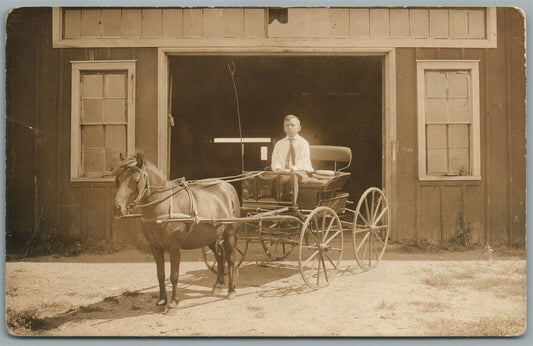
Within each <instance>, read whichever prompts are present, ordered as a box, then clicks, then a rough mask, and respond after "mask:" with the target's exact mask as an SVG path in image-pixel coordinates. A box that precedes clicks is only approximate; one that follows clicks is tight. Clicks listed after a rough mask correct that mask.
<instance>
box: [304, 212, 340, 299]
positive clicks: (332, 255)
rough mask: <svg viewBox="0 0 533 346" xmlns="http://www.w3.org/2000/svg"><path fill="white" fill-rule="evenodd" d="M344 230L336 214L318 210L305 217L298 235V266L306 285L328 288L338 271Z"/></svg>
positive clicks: (313, 287) (314, 287)
mask: <svg viewBox="0 0 533 346" xmlns="http://www.w3.org/2000/svg"><path fill="white" fill-rule="evenodd" d="M342 247H343V229H342V225H341V221H340V219H339V217H338V216H337V214H336V213H335V211H333V209H331V208H328V207H324V206H322V207H318V208H316V209H315V210H313V211H312V212H311V214H309V216H307V218H306V219H305V223H304V225H303V226H302V231H301V233H300V253H299V257H298V267H299V268H300V274H302V278H303V279H304V281H305V283H306V284H307V286H309V287H311V288H312V289H318V288H320V287H324V286H327V285H328V284H329V282H330V281H331V280H332V279H333V277H334V276H335V274H336V273H337V271H338V269H339V265H340V262H341V258H342Z"/></svg>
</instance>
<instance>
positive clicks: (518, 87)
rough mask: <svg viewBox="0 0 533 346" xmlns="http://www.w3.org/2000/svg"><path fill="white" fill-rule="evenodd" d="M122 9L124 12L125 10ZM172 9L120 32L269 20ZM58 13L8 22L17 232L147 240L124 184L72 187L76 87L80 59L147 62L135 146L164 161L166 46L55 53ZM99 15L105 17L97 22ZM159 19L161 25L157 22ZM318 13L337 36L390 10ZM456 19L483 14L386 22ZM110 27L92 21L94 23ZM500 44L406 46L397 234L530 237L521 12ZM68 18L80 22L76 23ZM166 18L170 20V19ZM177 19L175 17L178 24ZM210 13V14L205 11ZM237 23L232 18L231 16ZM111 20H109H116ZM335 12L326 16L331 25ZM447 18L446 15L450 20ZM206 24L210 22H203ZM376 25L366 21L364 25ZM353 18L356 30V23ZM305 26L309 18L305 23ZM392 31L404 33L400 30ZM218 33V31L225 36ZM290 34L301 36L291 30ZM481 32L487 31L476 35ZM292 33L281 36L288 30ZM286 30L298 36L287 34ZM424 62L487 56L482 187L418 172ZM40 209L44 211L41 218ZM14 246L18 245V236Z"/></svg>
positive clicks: (422, 32)
mask: <svg viewBox="0 0 533 346" xmlns="http://www.w3.org/2000/svg"><path fill="white" fill-rule="evenodd" d="M104 11H105V12H102V10H93V12H87V13H85V10H83V11H82V10H69V11H66V12H65V20H66V22H65V32H64V34H65V36H66V37H67V36H68V37H72V38H75V37H80V36H82V35H116V34H117V33H118V31H119V25H118V23H116V22H115V23H113V24H112V23H111V22H109V23H108V19H109V18H111V19H113V18H115V19H118V12H112V11H113V10H111V9H109V10H107V9H106V10H104ZM115 11H116V10H115ZM172 11H173V12H167V11H162V12H161V11H159V10H157V11H151V12H142V11H140V10H136V9H125V10H121V13H120V14H121V16H120V17H121V21H120V32H121V35H124V34H125V33H128V35H133V36H138V37H141V36H143V35H157V34H160V35H163V36H186V37H192V36H197V35H199V36H201V35H203V34H204V32H205V31H208V32H213V33H216V35H222V36H226V35H237V36H239V35H240V36H239V37H261V36H264V35H266V31H265V30H266V26H265V25H263V24H262V25H258V24H257V22H258V20H259V19H261V20H264V19H265V14H264V13H265V12H264V11H263V10H260V9H245V10H239V11H237V10H234V11H223V12H222V16H220V12H216V11H214V12H213V13H212V16H213V18H214V19H216V22H217V23H221V25H220V27H219V28H215V27H211V26H210V24H206V23H204V22H203V21H200V22H199V21H198V20H197V19H198V16H201V15H203V14H204V13H203V12H202V10H198V9H185V10H181V9H173V10H172ZM51 12H52V11H51V9H46V8H39V9H31V8H20V9H16V10H14V11H13V12H12V13H11V14H10V16H9V17H8V21H7V31H8V39H7V49H8V55H7V61H6V63H7V85H6V92H7V115H8V117H7V123H6V137H7V171H6V178H7V181H6V183H7V186H6V187H7V220H6V227H7V236H8V238H9V237H10V235H11V236H12V235H16V234H19V235H20V234H22V235H31V233H32V232H33V231H34V230H35V228H36V224H37V223H39V227H40V229H41V230H45V229H48V230H52V229H57V230H59V231H60V232H63V233H64V234H69V235H74V236H90V237H95V238H106V239H108V240H114V241H118V242H129V243H134V242H138V241H140V239H142V236H141V232H140V220H138V219H137V220H135V219H132V220H120V221H117V220H115V219H113V218H112V216H111V206H112V199H113V195H114V187H113V186H112V184H105V183H92V184H90V183H85V184H83V183H76V184H73V183H71V182H70V176H69V174H70V102H71V100H70V97H71V91H70V85H71V76H70V74H71V64H70V62H71V61H74V60H90V59H110V60H118V59H135V60H137V77H136V78H137V80H136V81H135V86H136V95H137V97H136V109H137V112H136V113H137V115H136V133H135V136H136V144H137V148H138V149H141V150H143V151H144V152H145V153H146V155H147V157H148V159H150V160H152V161H154V162H156V161H157V95H156V93H157V49H156V48H127V47H125V48H97V49H89V48H78V49H72V48H68V49H67V48H65V49H52V48H51V47H52V43H51V39H52V38H51V34H52V23H51V20H52V13H51ZM99 16H100V17H99ZM159 16H161V18H162V20H159V22H157V18H159ZM309 16H310V17H309V18H311V17H312V18H315V17H313V16H316V20H318V22H317V25H318V26H320V25H324V22H326V21H327V22H328V23H332V22H333V23H335V27H334V28H333V27H331V28H330V27H328V28H327V30H326V32H327V33H328V35H334V36H339V37H344V36H346V35H348V36H365V35H366V36H370V35H382V34H386V33H385V31H383V32H382V31H380V30H382V29H383V28H375V27H374V29H372V30H370V29H371V28H372V25H371V24H369V23H370V20H371V18H374V20H377V19H376V18H381V16H383V13H382V12H379V11H377V12H376V11H372V12H371V11H370V10H368V9H350V10H349V11H348V12H340V11H330V12H329V13H328V14H327V15H326V14H325V13H324V12H323V11H322V12H321V11H318V12H316V13H312V14H309ZM431 16H433V17H435V16H436V17H437V18H438V17H439V16H448V17H447V18H448V20H449V21H450V22H451V23H456V24H454V27H455V26H456V28H454V29H453V30H450V35H455V36H464V35H468V36H469V37H478V36H479V35H480V32H479V30H478V29H475V28H476V25H474V26H472V25H471V23H475V22H476V21H478V22H479V18H481V17H479V13H478V12H476V11H473V12H472V13H471V12H468V16H467V20H468V25H467V28H468V31H465V30H466V29H465V16H464V13H461V14H459V13H456V12H446V14H444V13H440V12H435V13H433V14H430V12H429V11H428V10H421V9H412V10H409V16H408V17H406V14H405V11H404V10H401V9H395V10H393V11H392V10H391V12H390V15H389V16H388V17H387V18H388V19H387V20H388V21H387V23H388V24H387V27H389V25H390V30H389V33H390V35H397V36H403V35H406V34H407V21H409V26H408V27H409V35H410V36H412V37H416V36H421V37H423V36H424V37H427V36H428V35H441V34H442V35H444V34H443V33H440V32H439V31H438V30H440V29H439V28H435V27H433V28H432V27H430V24H429V18H430V17H431ZM97 17H98V18H103V19H104V24H103V25H102V26H101V27H99V28H98V29H97V30H96V29H95V28H93V27H92V24H90V23H94V21H95V20H96V18H97ZM497 17H498V48H497V49H467V48H458V49H444V48H399V49H397V50H396V68H397V81H396V84H397V95H396V96H397V97H396V99H397V105H396V107H397V116H398V122H397V124H398V125H397V138H398V141H399V149H398V156H397V160H398V161H397V162H398V168H397V173H398V174H397V177H396V178H397V181H398V191H397V195H398V201H397V205H396V208H397V211H398V215H401V217H399V218H398V224H397V227H396V228H395V229H393V230H392V237H393V239H394V240H398V241H406V240H427V241H432V242H438V241H442V240H445V239H447V238H449V237H450V236H451V235H452V234H453V231H454V227H455V223H456V221H457V218H458V216H459V215H462V216H463V217H464V219H465V221H466V222H467V224H469V225H470V226H472V227H473V229H474V237H475V239H474V240H478V241H480V242H485V241H489V242H490V243H491V244H496V243H507V244H514V243H519V244H525V186H526V183H525V181H526V178H525V102H524V100H525V88H524V85H525V68H524V54H523V53H524V47H523V42H524V31H523V18H522V17H521V16H520V14H519V13H518V12H517V11H516V10H513V9H508V8H500V9H498V16H497ZM67 18H70V19H68V20H67ZM165 18H166V19H165ZM169 18H173V19H176V18H177V21H175V22H174V21H169V20H168V19H169ZM200 18H202V17H200ZM230 18H231V19H230ZM111 19H109V21H111ZM326 19H327V20H326ZM442 20H443V21H444V19H442ZM198 23H200V24H198ZM358 23H359V24H361V23H366V25H362V24H361V25H360V26H359V24H358ZM348 24H349V26H348ZM298 25H303V26H305V25H307V24H306V23H305V22H301V23H300V24H298ZM393 28H397V29H395V30H393ZM217 30H219V31H217ZM291 30H292V32H300V33H302V34H306V33H305V32H304V31H305V30H304V31H302V30H303V29H302V27H298V26H296V27H293V28H292V29H291ZM476 30H477V31H476ZM282 34H283V32H282V31H280V35H282ZM286 34H288V31H287V32H286ZM417 59H477V60H480V103H481V123H480V131H481V163H482V179H481V181H479V182H453V183H449V182H423V183H420V182H418V177H417V145H418V143H417V136H416V129H417V114H416V109H417V99H416V97H417V94H416V60H417ZM41 211H42V213H41ZM8 241H9V240H8Z"/></svg>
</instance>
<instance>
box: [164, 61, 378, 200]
mask: <svg viewBox="0 0 533 346" xmlns="http://www.w3.org/2000/svg"><path fill="white" fill-rule="evenodd" d="M383 63H384V57H383V56H241V55H239V56H227V55H222V56H220V55H218V56H206V55H184V56H176V55H172V56H169V65H168V68H169V74H170V79H171V80H172V89H171V90H172V94H171V98H170V99H171V105H172V106H171V114H172V115H173V117H174V122H175V126H174V127H172V129H171V140H170V153H169V155H170V160H169V161H170V178H171V179H174V178H177V177H182V176H185V177H186V178H187V179H200V178H207V177H218V176H227V175H234V174H238V173H240V172H241V158H240V155H241V149H240V144H238V143H217V141H216V140H215V139H220V138H238V137H239V127H238V120H237V108H236V101H235V93H234V89H233V83H232V79H231V75H230V72H229V70H228V64H234V65H235V69H236V72H235V74H234V78H235V82H236V85H237V90H238V96H239V105H240V114H241V125H242V134H243V136H244V137H247V138H261V139H263V142H261V143H247V144H245V145H244V147H245V156H244V166H245V169H246V170H261V169H264V168H265V167H266V166H268V165H269V164H270V154H271V151H272V147H273V144H274V143H275V141H276V140H278V139H280V138H282V137H283V136H284V133H283V130H282V121H283V117H284V115H286V114H295V115H297V116H298V117H300V119H301V121H302V131H301V132H300V134H301V135H302V136H303V137H304V138H306V139H307V140H308V141H309V143H311V144H328V145H342V146H348V147H350V148H352V152H353V161H352V165H351V167H350V169H349V171H350V172H351V173H352V178H351V179H350V181H349V183H348V184H349V185H347V186H346V187H345V189H346V191H348V192H350V193H351V194H352V195H353V197H352V198H355V199H358V198H359V196H360V195H361V194H362V192H363V191H364V190H365V189H366V188H368V187H370V186H377V187H382V185H383V177H382V172H383V169H382V168H383V161H382V153H383V150H382V143H383V140H382V135H383V120H382V119H383V84H384V83H383ZM264 139H271V142H265V141H264ZM265 147H266V149H265ZM262 148H263V149H262ZM265 150H266V155H267V156H266V157H265ZM261 151H263V155H261ZM262 156H263V157H262ZM265 158H266V160H265ZM236 187H238V186H236Z"/></svg>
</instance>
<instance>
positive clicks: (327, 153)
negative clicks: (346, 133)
mask: <svg viewBox="0 0 533 346" xmlns="http://www.w3.org/2000/svg"><path fill="white" fill-rule="evenodd" d="M309 149H310V154H311V162H312V163H313V167H315V168H316V171H315V172H314V173H312V174H311V175H310V176H309V177H306V178H303V179H301V180H300V181H299V182H298V199H297V203H298V206H299V207H301V208H304V209H312V208H315V207H316V206H319V205H328V206H331V205H332V203H333V204H335V205H337V204H339V205H343V204H344V203H345V201H346V198H347V197H348V194H347V193H339V192H338V190H340V189H341V188H342V187H343V186H344V184H345V183H346V182H347V181H348V179H349V178H350V173H349V172H342V170H344V169H346V168H348V167H349V166H350V164H351V162H352V150H351V149H350V148H348V147H341V146H332V145H311V146H310V147H309ZM319 168H320V169H319ZM342 208H343V207H342Z"/></svg>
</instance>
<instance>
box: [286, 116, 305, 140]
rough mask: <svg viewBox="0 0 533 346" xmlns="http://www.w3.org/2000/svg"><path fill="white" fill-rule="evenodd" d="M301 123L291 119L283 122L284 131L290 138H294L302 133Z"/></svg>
mask: <svg viewBox="0 0 533 346" xmlns="http://www.w3.org/2000/svg"><path fill="white" fill-rule="evenodd" d="M300 129H301V127H300V122H299V121H298V120H297V119H289V120H288V121H284V122H283V131H285V133H286V134H287V136H289V137H294V136H296V135H297V134H298V132H300Z"/></svg>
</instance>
